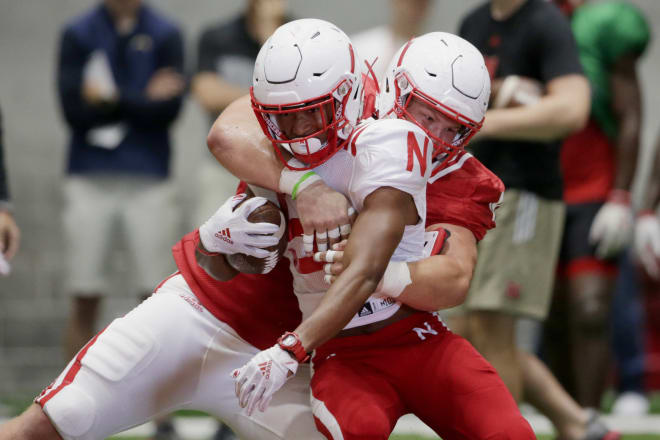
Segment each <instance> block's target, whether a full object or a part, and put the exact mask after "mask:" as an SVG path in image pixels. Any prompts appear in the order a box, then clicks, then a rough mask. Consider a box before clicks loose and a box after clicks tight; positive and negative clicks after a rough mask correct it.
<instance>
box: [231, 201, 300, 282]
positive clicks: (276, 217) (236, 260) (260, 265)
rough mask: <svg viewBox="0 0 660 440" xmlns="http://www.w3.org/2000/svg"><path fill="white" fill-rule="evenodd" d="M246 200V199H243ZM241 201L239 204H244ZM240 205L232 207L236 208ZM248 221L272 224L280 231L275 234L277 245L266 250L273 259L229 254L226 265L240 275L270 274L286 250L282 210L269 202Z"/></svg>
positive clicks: (285, 230) (285, 226)
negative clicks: (277, 240) (271, 253)
mask: <svg viewBox="0 0 660 440" xmlns="http://www.w3.org/2000/svg"><path fill="white" fill-rule="evenodd" d="M245 200H247V198H246V199H245ZM245 200H243V201H241V203H243V202H245ZM241 203H239V204H238V205H236V206H235V207H234V210H236V208H238V207H239V206H240V205H241ZM248 221H249V222H251V223H272V224H274V225H278V226H279V227H280V229H279V230H278V231H277V233H276V234H275V235H276V236H277V237H278V238H279V240H280V241H279V243H278V244H277V245H276V246H271V247H269V248H266V250H268V251H272V252H276V253H275V254H273V257H267V258H257V257H252V256H250V255H246V254H231V255H227V257H226V258H227V263H229V265H230V266H231V267H233V268H234V269H236V270H237V271H239V272H241V273H250V274H264V273H268V272H270V271H271V270H272V269H273V268H274V267H275V265H276V264H277V262H278V261H279V259H280V258H282V255H283V254H284V251H285V250H286V246H287V243H288V241H289V240H288V235H287V225H286V218H285V217H284V213H283V212H282V210H281V209H280V208H279V207H278V206H277V205H276V204H274V203H273V202H271V201H270V200H269V201H268V202H266V203H265V204H263V205H261V206H260V207H258V208H257V209H255V210H254V211H252V212H251V213H250V215H249V216H248Z"/></svg>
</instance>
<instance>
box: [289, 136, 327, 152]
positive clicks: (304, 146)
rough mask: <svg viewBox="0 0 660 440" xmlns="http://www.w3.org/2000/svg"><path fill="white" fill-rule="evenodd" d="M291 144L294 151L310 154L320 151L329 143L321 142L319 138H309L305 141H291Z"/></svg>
mask: <svg viewBox="0 0 660 440" xmlns="http://www.w3.org/2000/svg"><path fill="white" fill-rule="evenodd" d="M289 145H291V150H293V152H294V153H296V154H303V155H309V154H314V153H316V152H318V151H320V150H321V149H323V148H325V147H326V146H327V145H328V143H327V142H324V143H321V141H320V140H319V139H318V138H309V139H307V140H305V141H300V142H291V143H290V144H289Z"/></svg>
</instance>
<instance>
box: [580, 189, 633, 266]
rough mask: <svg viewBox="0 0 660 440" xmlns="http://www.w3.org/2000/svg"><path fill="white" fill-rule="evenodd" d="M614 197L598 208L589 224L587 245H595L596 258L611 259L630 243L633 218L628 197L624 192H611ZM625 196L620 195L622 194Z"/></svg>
mask: <svg viewBox="0 0 660 440" xmlns="http://www.w3.org/2000/svg"><path fill="white" fill-rule="evenodd" d="M612 193H613V194H614V195H612V196H610V197H609V200H608V201H607V202H606V203H605V204H604V205H603V206H602V207H601V208H600V210H599V211H598V213H597V214H596V218H594V221H593V223H592V224H591V230H590V231H589V243H590V244H592V245H596V256H597V257H598V258H601V259H602V258H608V257H613V256H615V255H616V254H617V253H619V252H620V251H621V250H623V248H624V247H625V246H627V245H628V244H629V243H630V239H631V237H632V227H633V217H632V211H631V209H630V196H626V195H627V194H628V193H627V192H625V191H616V190H615V191H613V192H612ZM624 193H625V194H626V195H622V194H624Z"/></svg>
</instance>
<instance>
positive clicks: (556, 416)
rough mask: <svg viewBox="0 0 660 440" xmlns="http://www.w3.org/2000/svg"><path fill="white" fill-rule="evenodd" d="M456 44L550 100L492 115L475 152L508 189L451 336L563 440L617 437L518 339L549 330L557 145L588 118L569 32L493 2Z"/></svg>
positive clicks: (559, 215)
mask: <svg viewBox="0 0 660 440" xmlns="http://www.w3.org/2000/svg"><path fill="white" fill-rule="evenodd" d="M460 35H461V36H462V37H463V38H465V39H467V40H468V41H470V42H471V43H473V44H474V45H475V46H476V47H477V48H478V49H479V50H480V51H481V52H482V53H483V54H484V57H485V58H486V65H487V66H488V68H489V71H490V74H491V77H492V78H494V79H495V80H496V81H497V80H498V79H505V78H507V77H510V76H512V75H517V76H524V77H527V78H531V79H533V80H536V81H538V82H540V83H542V84H543V88H544V94H543V95H542V96H539V97H538V99H537V100H535V101H534V102H532V103H530V104H528V105H521V106H517V107H506V106H505V107H501V108H491V109H489V110H488V112H487V113H486V118H485V122H484V125H483V128H482V130H481V132H480V133H479V134H478V135H477V137H476V138H475V141H474V142H473V144H472V146H473V147H472V150H473V152H474V155H475V156H476V157H477V159H479V160H480V161H481V162H482V163H483V164H484V165H485V166H486V167H488V168H489V169H490V170H491V171H493V172H494V173H495V174H496V175H497V176H498V177H499V178H500V179H502V181H503V182H504V185H505V187H506V190H505V191H504V197H503V200H502V207H501V208H500V209H499V210H498V211H497V221H498V223H497V228H495V229H494V230H493V231H492V232H491V233H489V234H488V235H487V236H486V237H485V238H484V240H482V241H481V243H480V244H479V254H478V260H477V265H476V268H475V273H474V277H473V279H472V284H471V286H470V291H469V292H468V295H467V299H466V301H465V310H466V311H467V316H463V317H454V318H453V320H452V321H451V322H450V327H451V328H453V329H455V330H457V331H459V333H461V334H463V335H464V336H466V337H467V338H468V340H470V342H472V344H473V345H474V346H475V347H476V348H477V350H478V351H479V352H480V353H481V354H483V356H484V357H485V358H486V359H487V360H488V361H490V362H491V363H492V364H493V366H495V368H496V369H497V371H498V373H499V374H500V376H501V377H502V379H503V380H504V382H505V383H506V384H507V386H508V387H509V390H510V391H511V393H512V394H513V396H514V398H516V400H518V401H521V400H523V399H524V400H526V401H527V402H529V403H530V404H532V405H534V406H535V407H536V408H538V409H539V410H540V411H541V412H542V413H543V414H544V415H546V416H547V417H548V418H549V419H550V420H551V422H552V423H553V425H554V426H555V428H556V430H557V432H558V435H559V436H560V437H561V438H564V439H608V440H609V439H613V438H618V434H617V433H613V432H610V431H609V430H608V429H607V427H606V426H605V425H604V424H603V423H602V422H600V421H599V418H598V414H597V413H595V412H593V411H587V410H585V409H582V408H581V407H580V406H579V405H577V403H576V402H575V401H574V400H573V399H572V398H571V397H570V395H568V394H567V393H566V391H565V390H564V389H563V388H562V387H561V386H560V385H559V383H558V382H557V380H556V379H555V378H554V376H553V375H552V374H551V373H550V371H549V370H548V368H547V367H546V366H545V365H544V364H543V363H542V362H541V361H540V360H539V359H538V358H537V357H536V356H534V355H533V354H531V353H528V352H526V351H523V350H521V349H519V348H518V347H517V346H516V340H515V328H516V322H517V320H518V318H520V317H529V318H533V319H535V320H537V321H543V320H544V319H545V318H546V316H547V314H548V309H549V306H550V300H551V296H552V289H553V282H554V275H555V265H556V262H557V258H558V255H559V247H560V242H561V235H562V230H563V223H564V204H563V202H562V180H561V174H560V167H559V152H560V141H561V139H563V138H564V137H566V136H567V135H569V134H571V133H573V132H576V131H578V130H580V129H582V128H583V127H584V125H585V124H586V122H587V118H588V115H589V104H590V100H589V84H588V81H587V79H586V78H585V77H584V75H583V74H582V67H581V65H580V60H579V58H578V52H577V48H576V46H575V40H574V39H573V35H572V33H571V29H570V26H569V23H568V21H567V20H566V18H565V17H563V16H562V15H561V13H560V11H559V10H558V9H557V8H556V7H555V6H554V5H553V4H551V3H549V2H545V1H543V0H491V1H488V2H485V3H484V4H482V5H481V6H479V7H477V8H476V9H474V10H472V11H471V12H470V13H468V15H467V16H466V17H465V18H464V19H463V21H462V23H461V26H460ZM503 87H504V86H502V88H503ZM501 91H502V90H500V91H499V92H501ZM499 92H498V94H499ZM497 98H498V96H495V97H494V100H495V101H497Z"/></svg>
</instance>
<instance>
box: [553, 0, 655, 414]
mask: <svg viewBox="0 0 660 440" xmlns="http://www.w3.org/2000/svg"><path fill="white" fill-rule="evenodd" d="M558 3H559V4H560V6H561V8H562V9H563V10H564V11H565V12H566V14H567V15H569V16H570V17H571V26H572V29H573V35H574V36H575V39H576V42H577V45H578V51H579V53H580V61H581V63H582V67H583V68H584V71H585V74H586V75H587V78H588V79H589V82H590V84H591V89H592V95H591V98H592V99H591V115H590V120H589V122H588V124H587V126H586V127H585V128H584V129H582V130H581V131H579V132H577V133H575V134H573V135H571V136H569V137H568V138H567V139H566V140H565V141H564V143H563V146H562V151H561V167H562V175H563V177H564V201H565V202H566V223H565V229H564V238H563V241H562V248H561V254H560V262H559V268H560V270H559V271H558V275H559V278H558V281H557V284H558V290H557V294H556V296H555V298H554V304H553V307H552V312H551V314H550V316H551V319H550V321H552V323H554V325H552V324H549V327H548V330H549V331H548V335H547V336H548V337H546V338H545V346H546V351H548V352H552V353H553V354H552V355H549V356H548V359H549V360H550V362H551V366H552V368H553V370H554V371H555V373H556V374H557V376H558V378H559V379H560V381H561V382H562V384H563V385H564V386H565V387H566V388H567V389H568V390H569V392H570V393H571V395H572V396H573V397H574V398H575V399H576V400H577V401H578V403H580V404H581V405H583V406H590V407H597V408H598V407H600V404H601V400H602V396H603V393H604V390H605V385H606V381H607V379H608V374H609V369H607V368H603V365H608V364H610V362H611V353H610V338H609V325H610V319H609V318H610V306H611V301H612V291H613V288H614V283H615V278H616V272H617V257H619V256H620V254H621V251H622V250H623V249H624V248H625V247H626V245H627V244H628V243H629V239H630V237H631V235H632V226H633V217H632V209H631V206H630V191H631V187H632V182H633V177H634V174H635V166H636V164H637V154H638V150H639V138H640V126H641V119H642V118H641V96H640V86H639V81H638V79H637V63H638V61H639V58H640V57H641V55H642V54H643V53H644V50H645V48H646V46H647V45H648V42H649V39H650V30H649V26H648V24H647V22H646V19H645V18H644V16H643V14H642V13H641V11H639V10H638V9H637V8H636V7H634V6H632V5H630V4H629V3H627V2H624V1H615V2H604V3H593V4H584V3H585V2H584V0H562V1H559V0H558ZM602 29H607V30H608V31H607V32H602Z"/></svg>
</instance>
